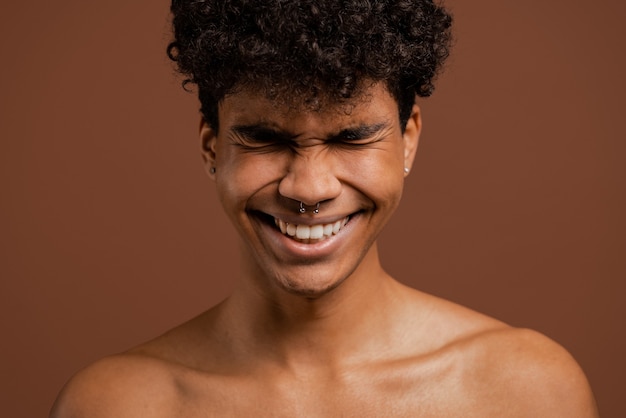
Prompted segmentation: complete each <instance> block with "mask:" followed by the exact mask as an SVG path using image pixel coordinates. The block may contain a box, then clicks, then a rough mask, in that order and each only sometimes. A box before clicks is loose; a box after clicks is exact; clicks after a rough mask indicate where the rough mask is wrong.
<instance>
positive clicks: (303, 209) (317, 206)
mask: <svg viewBox="0 0 626 418" xmlns="http://www.w3.org/2000/svg"><path fill="white" fill-rule="evenodd" d="M305 212H306V208H305V207H304V203H303V202H300V213H305ZM313 213H314V214H316V215H317V214H318V213H320V202H317V204H316V205H315V209H313Z"/></svg>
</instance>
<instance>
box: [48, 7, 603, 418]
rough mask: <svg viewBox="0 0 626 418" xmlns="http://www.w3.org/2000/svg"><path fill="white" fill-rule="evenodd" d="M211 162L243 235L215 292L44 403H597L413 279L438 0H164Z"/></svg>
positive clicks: (332, 410)
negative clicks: (422, 100)
mask: <svg viewBox="0 0 626 418" xmlns="http://www.w3.org/2000/svg"><path fill="white" fill-rule="evenodd" d="M172 12H173V16H174V19H173V23H174V36H175V39H174V41H173V42H172V44H171V45H170V48H169V52H170V57H171V58H172V59H173V60H174V61H176V62H177V64H178V67H179V70H180V71H181V72H182V73H183V74H185V75H186V76H187V77H188V78H187V81H186V83H193V84H196V85H197V89H198V94H199V98H200V102H201V111H202V121H201V124H200V139H201V142H202V153H203V156H204V160H205V163H206V168H207V173H208V175H209V177H210V178H211V179H212V180H213V181H214V182H215V185H216V187H217V191H218V195H219V198H220V200H221V203H222V205H223V206H224V209H225V211H226V213H227V214H228V216H229V217H230V219H231V221H232V222H233V224H234V225H235V227H236V229H237V231H238V233H239V235H240V239H241V258H242V265H241V266H240V268H239V269H233V274H232V275H233V277H232V278H230V279H232V280H238V285H237V287H236V289H235V291H234V293H233V294H232V295H231V296H230V297H229V298H228V299H227V300H225V301H224V302H222V303H221V304H219V305H218V306H216V307H213V308H211V309H210V310H208V311H207V312H205V313H203V314H201V315H200V316H198V317H197V318H195V319H192V320H191V321H189V322H187V323H185V324H183V325H181V326H179V327H177V328H175V329H173V330H171V331H170V332H168V333H166V334H165V335H163V336H161V337H158V338H156V339H155V340H153V341H150V342H148V343H145V344H143V345H141V346H139V347H137V348H134V349H132V350H130V351H128V352H126V353H123V354H119V355H116V356H112V357H109V358H106V359H103V360H101V361H99V362H97V363H95V364H94V365H92V366H90V367H88V368H87V369H86V370H83V371H82V372H80V373H79V374H78V375H77V376H75V377H74V378H73V379H72V380H71V381H70V382H69V383H68V385H67V387H66V388H65V389H64V390H63V392H62V393H61V395H60V397H59V399H58V401H57V403H56V405H55V407H54V408H53V412H52V416H53V417H62V418H63V417H94V418H98V417H116V418H118V417H138V416H141V417H173V416H181V417H207V416H215V417H229V416H234V417H250V416H261V417H265V416H268V417H269V416H271V417H274V416H276V417H336V416H346V417H370V416H371V417H391V416H398V417H422V416H423V417H509V416H511V417H568V418H571V417H593V416H597V412H596V409H595V404H594V401H593V397H592V395H591V392H590V390H589V387H588V384H587V382H586V379H585V377H584V375H583V373H582V372H581V370H580V369H579V367H578V366H577V365H576V363H575V361H574V360H573V359H572V358H571V357H570V356H569V355H568V354H567V353H566V352H565V351H564V350H563V349H562V348H561V347H559V346H558V345H557V344H555V343H554V342H552V341H550V340H549V339H547V338H545V337H543V336H541V335H539V334H537V333H535V332H532V331H528V330H520V329H514V328H511V327H509V326H507V325H505V324H503V323H501V322H499V321H497V320H495V319H491V318H488V317H485V316H483V315H481V314H478V313H476V312H473V311H470V310H468V309H466V308H463V307H460V306H457V305H455V304H452V303H450V302H447V301H443V300H440V299H438V298H435V297H433V296H431V295H426V294H423V293H421V292H419V291H416V290H413V289H409V288H407V287H405V286H403V285H401V284H400V283H398V282H397V281H395V280H394V279H393V278H392V277H390V276H389V275H388V274H387V273H385V271H384V270H383V269H382V268H381V265H380V262H379V257H378V252H377V244H376V238H377V236H378V234H379V232H380V231H381V229H382V228H383V226H384V225H385V224H386V222H387V220H388V219H389V217H390V216H391V215H392V213H393V211H394V210H395V208H396V207H397V205H398V203H399V201H400V197H401V195H402V189H403V182H404V178H405V177H406V176H407V175H408V174H409V173H410V169H411V166H412V163H413V158H414V155H415V152H416V149H417V145H418V140H419V136H420V131H421V127H422V121H421V117H420V109H419V107H418V106H417V105H416V104H415V98H416V96H428V95H429V94H430V93H431V92H432V89H433V85H432V80H433V78H434V76H435V75H436V73H437V70H438V69H439V68H440V66H441V63H442V61H443V60H444V59H445V58H446V56H447V55H448V47H449V42H450V24H451V18H450V16H449V15H448V14H447V13H446V11H445V10H444V9H443V8H441V7H439V6H437V5H435V4H433V2H432V0H395V1H392V0H389V1H363V0H361V1H356V0H355V1H340V2H338V1H330V0H318V1H297V0H282V1H276V2H273V3H271V4H269V2H259V1H246V0H232V1H229V0H215V1H213V0H208V1H199V0H173V2H172Z"/></svg>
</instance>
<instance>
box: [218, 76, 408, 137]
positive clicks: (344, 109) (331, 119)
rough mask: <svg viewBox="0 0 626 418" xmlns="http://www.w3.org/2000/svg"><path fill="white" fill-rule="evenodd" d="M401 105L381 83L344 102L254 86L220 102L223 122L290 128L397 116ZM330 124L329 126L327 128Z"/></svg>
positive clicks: (318, 128) (224, 124)
mask: <svg viewBox="0 0 626 418" xmlns="http://www.w3.org/2000/svg"><path fill="white" fill-rule="evenodd" d="M398 118H399V117H398V105H397V103H396V100H395V99H394V98H393V96H392V95H391V94H390V93H389V91H388V90H387V88H386V87H385V86H384V85H383V84H382V83H377V84H372V85H371V86H369V87H367V88H363V89H361V93H360V94H359V96H357V97H354V98H351V99H348V100H345V101H343V102H341V103H336V102H325V101H323V100H322V101H319V102H316V103H315V104H312V103H311V101H306V100H300V101H299V100H297V98H296V99H293V98H292V99H289V100H280V99H275V98H271V97H268V95H266V94H263V93H262V92H258V91H255V90H253V89H240V90H238V91H237V92H235V93H233V94H230V95H228V96H226V97H225V98H224V99H223V100H222V101H221V102H220V105H219V120H220V126H222V127H224V128H227V127H229V126H234V125H249V124H263V125H267V126H273V127H278V128H283V129H289V130H291V131H301V130H310V129H313V128H315V130H316V131H324V130H336V128H337V127H338V126H350V125H358V124H364V123H365V124H368V123H380V122H383V121H386V122H388V123H391V122H395V121H396V120H398ZM325 128H327V129H325Z"/></svg>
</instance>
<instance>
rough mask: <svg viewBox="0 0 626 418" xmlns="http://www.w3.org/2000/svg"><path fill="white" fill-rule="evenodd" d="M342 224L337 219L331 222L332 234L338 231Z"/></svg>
mask: <svg viewBox="0 0 626 418" xmlns="http://www.w3.org/2000/svg"><path fill="white" fill-rule="evenodd" d="M342 226H343V225H341V221H337V222H335V223H334V224H333V234H336V233H337V232H339V230H340V229H341V227H342Z"/></svg>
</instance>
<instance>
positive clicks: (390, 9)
mask: <svg viewBox="0 0 626 418" xmlns="http://www.w3.org/2000/svg"><path fill="white" fill-rule="evenodd" d="M171 12H172V15H173V21H172V24H173V29H174V40H173V41H172V42H171V43H170V44H169V46H168V49H167V52H168V56H169V57H170V59H172V60H173V61H175V62H176V63H177V65H178V71H179V72H180V73H181V74H183V75H184V76H185V77H186V79H185V81H184V82H183V85H184V86H185V87H186V86H187V85H188V84H189V83H192V84H196V85H197V89H198V97H199V99H200V103H201V112H202V115H203V117H204V119H205V120H206V121H207V122H208V123H209V124H210V125H211V126H212V127H213V128H214V129H216V130H217V129H218V118H217V106H218V103H219V101H220V100H222V99H223V98H224V97H225V96H226V95H227V94H230V93H233V92H235V91H236V89H238V88H241V87H246V88H254V89H257V90H256V91H260V92H263V94H265V95H267V96H268V97H272V98H274V99H276V98H278V97H280V98H282V99H287V100H292V99H296V98H301V100H300V101H301V102H302V101H304V102H307V103H319V102H320V100H322V99H323V100H330V101H331V102H336V103H338V102H342V101H344V100H347V99H350V98H352V97H357V96H358V95H359V93H360V89H362V88H363V87H364V82H366V81H371V82H381V81H382V82H385V83H386V86H387V88H388V90H389V92H390V93H391V94H392V95H393V97H394V98H395V99H396V101H397V102H398V107H399V117H400V121H401V126H402V127H404V125H405V124H406V121H407V119H408V117H409V115H410V112H411V108H412V106H413V103H414V100H415V96H416V95H418V96H422V97H426V96H429V95H430V94H431V93H432V91H433V79H434V77H435V76H436V74H437V72H438V70H439V69H440V68H441V65H442V63H443V61H444V60H445V58H446V57H447V56H448V55H449V49H450V42H451V33H450V27H451V23H452V18H451V16H450V14H448V12H446V10H445V9H444V8H443V7H441V6H439V5H438V4H435V3H434V1H433V0H274V1H269V0H172V5H171ZM302 98H305V99H302Z"/></svg>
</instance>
